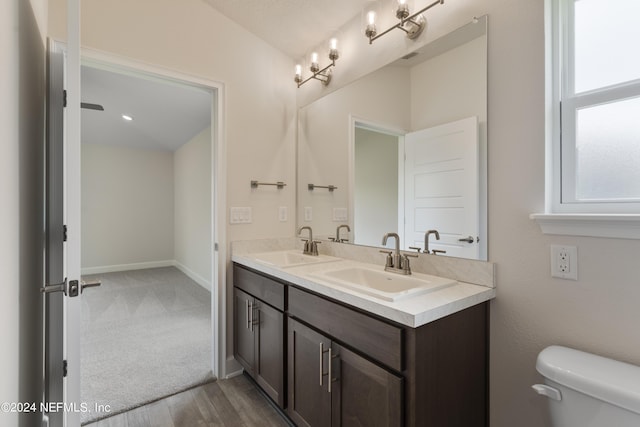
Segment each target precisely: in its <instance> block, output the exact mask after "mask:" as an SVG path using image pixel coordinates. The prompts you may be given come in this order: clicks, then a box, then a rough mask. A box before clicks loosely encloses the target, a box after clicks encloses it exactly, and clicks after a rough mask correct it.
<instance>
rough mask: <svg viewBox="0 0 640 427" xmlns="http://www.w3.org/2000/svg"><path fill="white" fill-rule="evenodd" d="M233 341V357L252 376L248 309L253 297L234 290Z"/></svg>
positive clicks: (252, 347) (252, 361)
mask: <svg viewBox="0 0 640 427" xmlns="http://www.w3.org/2000/svg"><path fill="white" fill-rule="evenodd" d="M233 300H234V307H233V308H234V311H233V312H234V322H233V324H234V334H233V335H234V340H235V356H236V359H237V360H238V362H240V364H241V365H242V366H243V367H244V369H246V370H247V372H248V373H249V374H251V375H252V376H253V369H254V354H255V339H254V336H253V332H252V331H251V325H250V317H249V315H250V307H252V306H253V297H252V296H251V295H249V294H247V293H244V292H242V291H241V290H240V289H237V288H234V297H233Z"/></svg>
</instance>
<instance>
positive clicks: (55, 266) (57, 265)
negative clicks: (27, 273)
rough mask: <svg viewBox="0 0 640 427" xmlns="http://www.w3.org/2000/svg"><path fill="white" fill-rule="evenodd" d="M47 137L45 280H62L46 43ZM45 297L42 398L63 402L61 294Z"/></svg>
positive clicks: (54, 71) (59, 68)
mask: <svg viewBox="0 0 640 427" xmlns="http://www.w3.org/2000/svg"><path fill="white" fill-rule="evenodd" d="M47 48H48V50H47V67H48V73H47V93H48V95H47V137H46V166H45V167H46V194H45V210H46V213H45V215H46V229H45V239H46V250H45V283H47V284H57V283H62V282H63V281H64V274H65V272H64V139H63V138H64V127H63V126H64V95H63V90H64V54H63V51H62V49H61V46H59V45H56V44H55V43H54V42H52V41H49V44H48V46H47ZM43 298H44V315H43V318H44V319H45V330H44V339H45V345H44V360H45V367H44V393H45V395H44V401H45V402H63V401H64V394H63V376H64V365H63V357H64V353H63V343H64V336H63V331H64V330H63V323H64V294H63V293H62V292H52V293H46V294H43ZM45 415H46V416H48V417H49V423H50V425H51V426H62V424H63V416H62V412H52V413H48V414H45Z"/></svg>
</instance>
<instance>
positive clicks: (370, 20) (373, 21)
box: [367, 10, 376, 25]
mask: <svg viewBox="0 0 640 427" xmlns="http://www.w3.org/2000/svg"><path fill="white" fill-rule="evenodd" d="M367 22H368V23H369V25H375V24H376V12H375V11H374V10H370V11H369V13H367Z"/></svg>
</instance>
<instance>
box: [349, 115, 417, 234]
mask: <svg viewBox="0 0 640 427" xmlns="http://www.w3.org/2000/svg"><path fill="white" fill-rule="evenodd" d="M356 128H362V129H368V130H371V131H374V132H379V133H384V134H387V135H391V136H395V137H397V138H398V229H397V233H398V236H400V241H401V242H404V241H405V240H404V217H405V214H404V162H405V153H404V136H405V135H406V134H407V133H408V131H407V130H406V129H401V128H399V127H395V126H391V125H387V124H384V123H380V122H376V121H373V120H368V119H364V118H362V117H358V116H356V115H353V114H349V175H348V180H349V185H348V187H349V188H348V189H347V198H348V200H349V224H351V225H352V226H353V228H354V235H355V234H356V233H357V230H356V227H355V191H356V173H355V169H356V168H355V165H356ZM389 231H393V230H389ZM380 238H381V239H382V236H380ZM354 243H355V241H354Z"/></svg>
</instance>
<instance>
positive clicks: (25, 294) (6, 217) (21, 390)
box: [0, 0, 48, 426]
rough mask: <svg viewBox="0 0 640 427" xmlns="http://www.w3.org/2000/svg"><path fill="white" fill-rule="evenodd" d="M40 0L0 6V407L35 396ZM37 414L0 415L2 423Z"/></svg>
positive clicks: (38, 363)
mask: <svg viewBox="0 0 640 427" xmlns="http://www.w3.org/2000/svg"><path fill="white" fill-rule="evenodd" d="M47 5H48V4H47V1H46V0H37V1H36V0H33V1H22V0H10V1H3V2H0V63H1V64H2V66H1V67H0V93H2V97H1V99H0V141H2V142H1V143H0V146H1V147H2V148H1V150H2V153H1V155H0V196H1V197H2V203H0V224H2V227H3V231H2V238H1V239H0V283H2V285H1V288H2V298H0V343H2V346H1V348H0V366H3V367H4V368H3V371H2V379H1V380H0V402H38V401H39V400H40V396H41V393H42V390H41V384H40V383H41V381H40V379H41V375H42V357H41V356H42V347H41V342H42V333H41V322H42V316H41V307H42V305H41V304H42V297H41V294H40V292H39V288H40V286H42V284H43V283H42V278H43V268H42V261H43V259H42V251H43V240H42V231H43V219H44V216H43V215H44V211H43V195H44V193H43V192H44V187H43V173H44V169H43V162H44V144H43V141H44V140H43V137H44V130H45V129H44V118H45V116H44V99H45V39H44V37H45V35H46V13H47ZM38 417H39V414H25V413H23V414H17V413H12V414H7V413H0V424H2V425H3V426H5V425H6V426H17V425H19V423H20V425H36V422H37V419H38Z"/></svg>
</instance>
